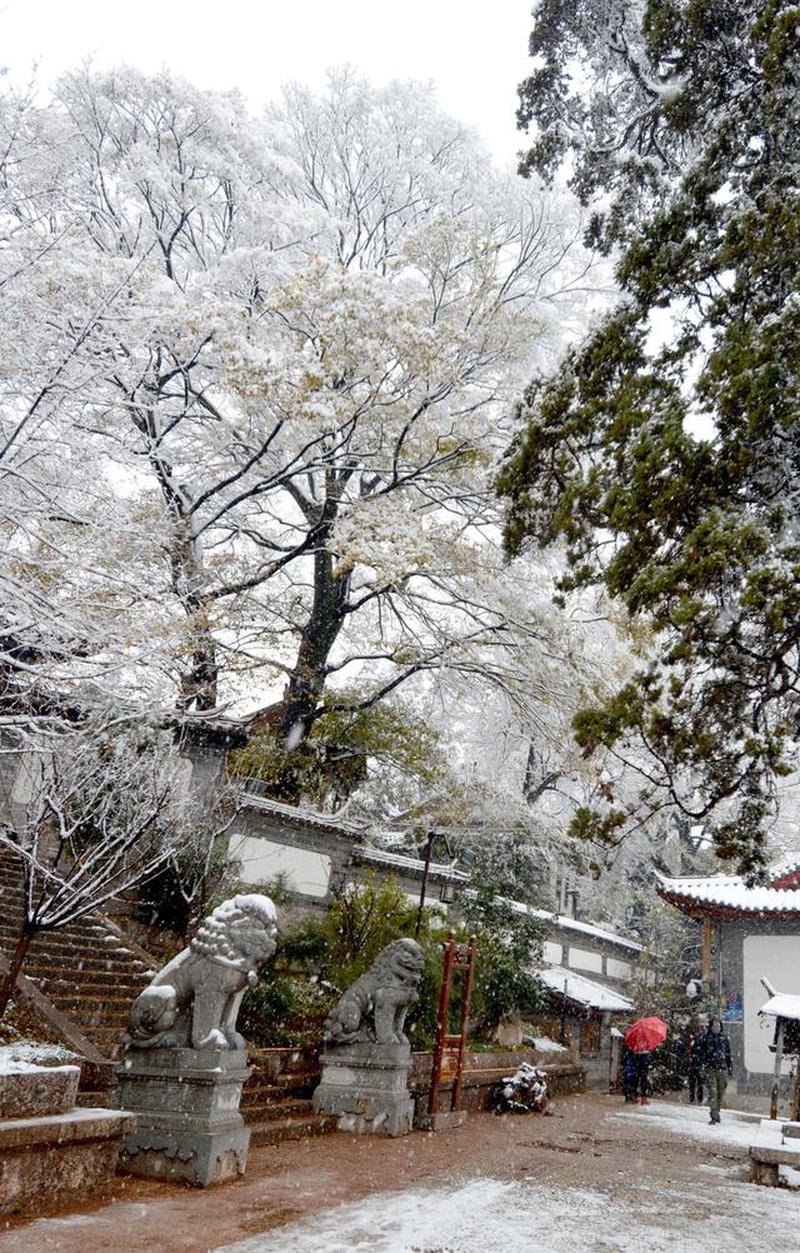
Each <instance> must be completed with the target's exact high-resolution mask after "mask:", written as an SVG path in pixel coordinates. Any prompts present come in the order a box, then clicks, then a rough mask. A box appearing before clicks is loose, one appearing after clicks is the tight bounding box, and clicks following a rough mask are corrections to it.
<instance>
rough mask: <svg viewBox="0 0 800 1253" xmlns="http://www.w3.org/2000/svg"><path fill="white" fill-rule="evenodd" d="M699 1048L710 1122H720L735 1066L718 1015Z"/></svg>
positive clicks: (699, 1041) (710, 1024) (698, 1042)
mask: <svg viewBox="0 0 800 1253" xmlns="http://www.w3.org/2000/svg"><path fill="white" fill-rule="evenodd" d="M697 1048H698V1054H699V1061H700V1065H701V1066H702V1068H703V1073H704V1074H705V1080H706V1087H707V1088H708V1108H709V1111H710V1113H711V1118H710V1121H711V1122H712V1123H713V1122H719V1110H720V1106H721V1104H722V1101H723V1098H724V1096H725V1089H726V1087H727V1086H728V1077H729V1075H732V1074H733V1066H732V1065H731V1046H730V1041H729V1040H728V1037H727V1036H726V1035H725V1032H724V1031H723V1030H722V1020H721V1019H720V1018H718V1017H717V1016H716V1015H715V1016H714V1017H713V1018H712V1019H711V1021H710V1022H709V1024H708V1026H707V1027H706V1029H705V1031H704V1032H703V1034H702V1035H701V1036H700V1038H699V1039H698V1041H697Z"/></svg>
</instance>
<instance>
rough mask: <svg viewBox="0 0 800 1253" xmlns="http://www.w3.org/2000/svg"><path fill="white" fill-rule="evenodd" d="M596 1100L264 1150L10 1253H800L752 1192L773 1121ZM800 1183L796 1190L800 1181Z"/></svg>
mask: <svg viewBox="0 0 800 1253" xmlns="http://www.w3.org/2000/svg"><path fill="white" fill-rule="evenodd" d="M722 1119H723V1121H722V1123H721V1124H720V1126H718V1127H717V1126H713V1127H712V1126H710V1125H709V1123H708V1110H707V1109H706V1108H704V1107H697V1106H689V1105H686V1104H684V1103H681V1102H660V1101H659V1102H656V1101H654V1102H653V1103H652V1104H651V1105H649V1106H646V1107H639V1106H625V1105H624V1104H622V1102H621V1100H620V1098H619V1097H613V1096H603V1095H600V1094H590V1095H588V1096H576V1097H565V1098H561V1099H559V1100H558V1101H557V1102H555V1103H554V1109H553V1116H552V1117H542V1116H540V1115H529V1116H519V1117H512V1116H507V1117H503V1118H496V1117H493V1116H492V1115H489V1114H479V1115H473V1116H471V1117H470V1119H469V1120H468V1122H467V1124H466V1126H465V1127H464V1128H462V1129H460V1130H459V1131H458V1132H456V1133H453V1134H452V1135H440V1136H435V1135H424V1134H420V1133H417V1134H415V1135H413V1136H408V1137H405V1138H401V1139H399V1140H390V1139H388V1138H386V1139H384V1138H377V1139H371V1138H369V1137H362V1136H347V1135H343V1136H341V1137H318V1138H312V1139H310V1140H307V1141H294V1142H288V1143H286V1144H283V1145H280V1146H279V1147H278V1148H277V1149H274V1148H270V1147H269V1146H266V1147H263V1148H256V1149H255V1150H254V1151H253V1152H252V1154H251V1160H250V1161H249V1162H248V1171H247V1176H246V1178H245V1179H243V1180H241V1181H239V1182H237V1183H233V1184H230V1185H226V1186H225V1187H224V1188H218V1189H217V1188H214V1189H208V1190H207V1191H202V1190H201V1191H194V1190H191V1189H182V1188H174V1187H171V1186H169V1185H165V1184H160V1183H153V1182H150V1181H141V1180H132V1179H127V1180H125V1179H123V1178H122V1177H118V1179H117V1181H116V1182H115V1185H114V1195H113V1197H111V1198H110V1199H109V1200H108V1201H106V1202H105V1203H104V1202H102V1201H101V1202H96V1203H94V1204H87V1205H85V1206H84V1207H83V1208H82V1210H80V1211H79V1212H75V1211H73V1212H71V1213H69V1214H62V1215H60V1216H56V1215H53V1216H51V1217H49V1218H47V1217H42V1218H40V1219H38V1220H36V1221H33V1222H28V1223H25V1224H22V1225H16V1224H13V1226H14V1229H13V1230H8V1231H6V1232H5V1233H4V1232H2V1231H0V1253H40V1251H41V1253H46V1251H47V1253H49V1250H57V1251H58V1253H108V1250H109V1249H112V1250H113V1251H114V1253H211V1251H214V1253H345V1251H347V1253H349V1251H350V1250H356V1251H359V1250H364V1251H367V1253H370V1251H374V1253H496V1251H497V1253H566V1251H567V1250H569V1253H584V1251H586V1253H666V1251H667V1250H669V1251H670V1253H712V1251H713V1253H718V1251H722V1253H727V1251H728V1250H736V1251H737V1253H738V1250H741V1249H757V1250H759V1253H761V1251H762V1250H763V1251H764V1253H772V1251H773V1250H776V1251H777V1250H780V1251H781V1253H784V1251H786V1253H790V1251H793V1250H794V1249H798V1248H800V1240H799V1239H798V1237H797V1232H798V1229H800V1191H798V1192H792V1191H789V1190H786V1189H777V1188H766V1187H759V1186H757V1185H754V1184H751V1183H749V1182H747V1176H748V1164H747V1148H748V1144H749V1142H750V1138H751V1136H752V1135H753V1134H754V1133H755V1132H756V1131H757V1129H758V1117H757V1116H755V1117H754V1116H752V1115H751V1116H750V1118H747V1116H746V1115H743V1114H737V1113H735V1112H734V1111H731V1110H724V1111H723V1114H722ZM792 1182H793V1183H794V1182H796V1180H792Z"/></svg>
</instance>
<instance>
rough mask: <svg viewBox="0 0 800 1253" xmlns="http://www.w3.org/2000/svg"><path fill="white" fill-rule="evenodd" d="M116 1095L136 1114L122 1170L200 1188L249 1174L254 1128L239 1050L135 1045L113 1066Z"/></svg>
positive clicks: (244, 1065)
mask: <svg viewBox="0 0 800 1253" xmlns="http://www.w3.org/2000/svg"><path fill="white" fill-rule="evenodd" d="M116 1073H117V1077H118V1079H119V1089H118V1092H117V1100H118V1102H119V1104H120V1105H121V1106H122V1107H124V1108H125V1109H130V1110H133V1111H134V1112H135V1113H136V1116H137V1122H136V1129H135V1131H132V1132H130V1133H129V1134H128V1135H126V1137H125V1141H124V1143H123V1147H122V1153H121V1155H120V1169H121V1170H124V1171H126V1172H127V1173H129V1174H135V1175H144V1176H146V1177H149V1178H157V1179H180V1180H183V1181H185V1182H187V1183H191V1184H194V1185H195V1186H197V1187H207V1186H208V1185H209V1184H213V1183H222V1182H223V1181H224V1180H226V1179H233V1178H235V1177H236V1176H237V1175H241V1174H244V1170H245V1165H246V1162H247V1149H248V1145H249V1141H250V1132H249V1130H248V1129H247V1128H246V1127H245V1125H244V1120H243V1119H242V1116H241V1114H240V1113H239V1100H240V1097H241V1092H242V1084H243V1083H244V1081H245V1080H246V1079H247V1076H248V1075H249V1073H250V1071H249V1067H248V1065H247V1058H246V1056H245V1053H244V1051H243V1050H239V1049H177V1048H169V1049H166V1048H165V1049H135V1048H131V1049H128V1051H127V1052H126V1054H125V1058H124V1060H123V1062H122V1063H121V1065H119V1066H118V1067H117V1070H116Z"/></svg>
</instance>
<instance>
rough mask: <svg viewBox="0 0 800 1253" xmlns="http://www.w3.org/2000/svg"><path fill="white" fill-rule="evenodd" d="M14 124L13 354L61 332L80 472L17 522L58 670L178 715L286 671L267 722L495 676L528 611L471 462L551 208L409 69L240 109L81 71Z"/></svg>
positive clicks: (527, 355)
mask: <svg viewBox="0 0 800 1253" xmlns="http://www.w3.org/2000/svg"><path fill="white" fill-rule="evenodd" d="M30 125H31V127H32V128H33V130H35V132H36V140H37V164H36V171H38V172H39V174H40V175H41V181H42V186H43V188H44V195H45V197H46V212H43V213H42V214H40V215H39V216H37V218H36V222H35V228H34V235H35V237H36V239H37V240H38V241H39V243H38V244H37V247H38V248H39V254H40V255H39V260H38V265H37V269H36V275H37V278H36V282H37V283H38V284H39V296H43V295H44V293H45V292H49V300H47V301H43V299H40V298H39V297H37V300H36V302H35V307H34V306H33V299H32V297H31V304H32V307H33V312H32V323H31V326H32V346H33V348H34V352H33V353H32V355H31V360H30V369H31V376H32V379H36V380H38V379H39V378H40V377H41V376H42V370H43V362H44V361H45V360H48V359H50V358H53V359H55V358H54V357H53V352H52V350H51V348H50V347H49V343H48V341H47V336H48V335H49V336H50V337H51V338H53V339H55V340H58V341H59V342H61V341H63V343H64V344H65V345H67V348H68V349H69V347H70V346H71V345H73V344H74V345H76V347H75V351H74V354H73V355H74V361H73V359H72V357H71V358H70V363H71V372H70V377H69V381H68V383H67V382H66V381H65V382H64V384H63V385H62V386H60V387H59V388H58V391H57V394H54V398H53V402H52V406H51V408H52V417H51V420H52V421H53V422H54V423H58V424H60V425H59V426H58V431H57V435H58V439H57V440H56V441H55V442H54V441H53V440H52V439H51V440H50V446H51V447H54V448H57V449H58V452H57V453H56V456H57V457H58V459H59V463H61V462H62V461H63V460H66V462H67V464H68V465H70V464H72V463H73V462H74V463H75V466H76V475H77V477H78V479H80V478H81V477H82V480H83V484H84V486H86V485H87V484H88V485H89V486H90V491H91V496H90V497H89V499H88V500H86V499H85V500H84V508H83V510H82V513H81V517H80V519H79V521H78V522H77V523H73V522H72V521H71V520H69V519H68V518H67V516H66V513H65V512H62V511H61V510H59V512H58V514H57V515H56V516H52V515H51V514H48V516H47V518H46V520H42V521H40V523H39V526H38V529H37V530H36V531H35V533H32V532H30V531H26V532H25V534H24V538H23V539H21V540H20V545H21V547H22V548H26V552H25V553H24V557H25V559H26V560H29V559H30V555H31V553H32V552H34V551H35V552H36V553H37V554H38V556H37V562H36V563H35V565H34V567H31V566H25V568H24V574H25V578H26V579H27V580H28V588H27V592H28V596H29V599H30V598H31V596H32V595H33V591H32V588H33V589H34V590H39V589H40V587H41V583H42V581H43V579H44V578H45V577H47V579H48V596H49V597H50V599H53V598H55V599H57V600H60V602H61V604H60V605H59V608H58V610H57V616H59V617H60V615H61V613H62V611H63V606H65V605H67V604H68V605H70V606H71V607H72V608H73V609H74V612H75V613H76V615H78V616H79V618H80V622H81V627H82V631H83V634H82V635H81V631H77V632H76V634H77V636H78V637H79V638H80V640H81V648H80V649H79V650H78V651H79V652H82V654H83V655H84V657H85V659H86V665H85V667H84V670H85V673H94V672H93V669H92V667H94V669H95V670H96V669H97V668H98V667H99V665H100V662H101V660H102V661H103V662H104V663H105V666H106V668H113V667H116V673H117V675H118V677H119V678H120V680H121V681H124V683H125V684H127V685H128V689H129V690H135V691H136V692H137V693H139V694H141V693H144V692H148V693H150V698H151V699H160V700H161V701H162V702H163V703H165V704H166V703H167V701H168V700H173V699H174V701H175V702H176V703H177V705H178V708H179V710H180V711H181V712H184V713H185V712H190V711H200V712H202V711H207V710H210V709H213V708H215V707H218V706H219V704H220V701H225V702H227V701H230V700H231V699H234V698H237V697H240V696H241V694H242V690H243V687H244V686H245V684H247V685H248V686H249V687H251V688H252V687H255V686H258V685H259V684H260V685H261V686H262V687H263V686H264V685H265V684H266V685H267V686H268V685H269V683H270V682H271V683H272V684H273V686H274V683H275V680H276V676H277V677H278V679H279V680H280V679H281V676H282V681H283V682H285V692H284V697H283V703H282V710H281V717H280V723H281V730H282V732H283V734H284V735H289V736H290V737H291V738H290V742H297V741H299V740H302V739H303V738H304V737H305V736H306V735H307V734H308V731H309V729H310V727H311V725H312V723H313V722H314V720H315V719H316V718H317V717H318V716H319V715H320V714H321V713H322V712H323V710H325V709H326V708H328V709H330V707H331V704H333V706H334V707H335V704H336V702H335V700H334V701H333V702H331V700H330V699H328V702H327V706H326V694H327V693H328V692H329V691H330V689H331V684H332V685H333V687H334V688H335V687H336V686H341V685H342V684H343V683H346V684H347V686H348V687H349V688H350V689H351V691H352V689H353V687H354V685H355V684H358V685H360V690H359V693H358V696H357V697H356V699H355V700H352V699H351V698H348V700H349V701H350V703H351V704H353V705H355V706H356V707H365V706H368V705H369V704H371V703H374V702H375V701H377V700H379V699H381V698H382V697H383V696H384V695H385V694H387V693H389V692H390V691H393V690H394V689H395V688H396V687H397V686H398V685H399V684H401V683H402V682H404V681H405V680H406V679H407V678H408V677H410V676H412V675H414V674H419V673H424V672H429V671H433V670H438V669H439V668H441V667H443V666H444V667H448V668H451V669H453V670H461V671H463V672H465V673H470V674H473V675H474V676H475V680H476V682H477V681H481V680H483V679H488V680H489V681H491V682H494V683H496V684H498V685H500V686H503V687H506V688H509V689H511V688H513V686H514V684H515V682H516V681H517V676H516V672H515V666H514V652H515V649H516V648H517V647H518V645H519V643H520V642H521V641H523V640H525V639H526V638H530V637H531V636H532V635H536V634H538V635H539V636H541V634H542V622H541V621H540V620H539V621H536V620H535V618H536V614H533V615H532V614H531V613H530V612H529V611H528V609H527V607H526V594H525V587H524V583H525V579H526V573H525V567H524V565H523V563H520V565H519V568H518V570H515V571H514V572H512V574H511V575H510V576H509V575H508V573H507V572H506V571H505V569H504V565H503V558H502V554H501V553H500V551H499V545H498V544H497V521H498V519H497V516H496V506H495V504H494V501H493V499H492V495H491V492H490V488H489V484H490V478H491V474H492V470H493V467H494V464H495V460H496V457H497V455H498V452H499V450H500V448H501V446H502V444H503V442H504V439H505V438H506V436H505V434H504V429H503V416H504V414H505V413H506V412H507V410H508V408H509V404H510V399H511V397H512V396H513V395H514V392H515V389H516V387H517V385H518V383H519V380H520V378H521V377H522V372H523V371H524V370H525V369H526V368H528V367H529V365H530V362H531V360H532V358H534V357H535V356H536V354H537V353H539V354H543V353H545V352H546V351H547V350H548V347H549V346H551V345H552V344H553V343H554V342H555V341H556V340H558V339H559V338H560V337H562V336H563V334H564V333H565V331H564V326H565V325H566V324H567V323H568V322H569V321H570V319H574V318H575V317H577V314H576V311H575V310H576V303H580V302H583V301H584V300H585V295H586V287H587V283H588V281H589V279H588V277H587V274H588V267H589V261H588V256H587V254H585V253H582V252H581V251H580V250H577V251H576V249H575V247H574V245H575V237H576V233H577V232H578V229H579V223H578V219H577V217H576V215H575V213H574V212H573V211H571V209H570V207H569V204H568V203H567V202H565V201H564V200H563V198H562V199H558V198H555V197H548V196H546V195H544V194H543V193H542V192H541V190H539V189H536V188H533V187H525V186H524V185H520V184H518V183H517V182H516V181H515V180H514V179H512V178H511V177H508V176H505V175H501V174H498V173H497V172H495V171H493V170H492V168H491V166H490V164H489V163H488V161H487V160H486V158H485V156H484V154H483V153H482V151H481V150H480V148H479V147H478V145H477V143H476V141H475V140H474V139H473V137H472V136H471V135H469V134H468V133H466V132H465V131H464V130H463V129H462V128H461V127H460V126H459V125H458V124H457V123H455V122H453V121H452V120H451V119H449V118H447V117H445V116H444V115H442V114H441V113H440V112H439V111H438V109H437V108H436V105H435V102H434V101H433V99H432V97H431V94H430V91H429V90H428V89H426V88H423V87H420V86H419V85H418V84H416V85H395V86H393V87H390V88H386V89H383V90H374V89H371V88H370V87H369V86H368V85H366V84H365V83H363V82H362V81H361V80H358V79H356V78H355V77H354V76H353V75H352V74H351V73H349V72H345V71H343V72H340V73H338V74H336V75H333V76H332V79H331V84H330V88H329V91H328V93H327V95H326V96H324V97H322V98H316V97H313V96H312V95H310V94H309V93H307V92H304V91H302V90H301V89H299V88H293V89H291V90H290V91H288V92H287V95H286V101H285V104H284V106H283V107H282V108H280V109H276V110H274V111H273V112H272V113H271V114H270V115H269V116H268V117H267V118H266V119H264V120H263V121H258V122H257V121H255V120H253V119H250V118H248V117H247V116H246V114H245V113H244V110H243V108H242V106H241V103H240V102H239V101H238V100H237V99H236V98H235V97H233V96H214V95H210V94H208V93H202V92H198V91H195V90H194V89H192V88H189V87H187V86H186V85H184V84H179V83H175V82H173V81H172V80H170V79H169V78H168V77H166V76H162V77H160V78H157V79H147V78H145V77H143V76H141V75H139V74H137V73H135V72H133V71H120V72H119V73H116V74H111V75H92V74H89V73H79V74H75V75H72V76H69V77H68V78H67V79H65V80H64V81H63V82H62V84H61V85H60V86H59V88H58V89H57V92H56V96H55V99H54V101H53V103H52V104H51V105H50V106H49V107H47V108H44V109H40V110H36V111H35V113H34V117H33V120H32V121H31V122H30ZM34 172H35V171H34ZM26 177H33V172H32V173H31V174H29V175H28V174H26ZM20 179H21V176H20ZM20 179H18V180H17V181H18V182H19V181H20ZM12 251H13V250H12ZM9 257H10V254H9ZM84 327H88V328H89V329H88V330H87V331H86V333H85V334H82V328H84ZM40 343H41V344H42V345H44V346H43V347H42V349H41V351H40V350H39V344H40ZM19 369H20V377H22V367H21V366H20V367H19ZM14 386H15V387H17V389H18V391H19V390H20V388H21V385H20V384H19V383H15V384H14ZM31 386H33V384H31ZM64 448H67V449H68V450H69V455H68V456H66V458H65V455H64V453H63V451H62V449H64ZM63 494H64V493H63V489H62V491H61V495H62V496H63ZM87 528H88V529H87ZM43 550H47V551H49V552H52V553H55V554H57V560H56V558H55V557H53V558H52V561H51V565H50V568H49V569H48V570H46V571H44V570H43V568H42V557H41V553H42V551H43ZM89 554H91V557H90V556H89ZM515 584H516V586H515ZM87 587H88V588H89V589H91V594H90V595H89V597H88V598H87V596H86V595H82V594H81V589H86V588H87ZM54 588H55V589H56V590H55V591H54V590H53V589H54ZM93 610H96V611H97V613H96V616H95V618H94V620H93V621H92V622H87V621H86V619H87V618H88V617H89V616H90V613H91V611H93ZM545 616H546V615H545ZM104 624H107V625H108V626H109V627H110V629H109V631H108V632H107V634H106V636H105V637H104V638H103V640H102V641H98V640H97V638H95V637H94V636H93V632H92V630H91V629H90V628H91V627H93V628H94V632H95V636H96V634H97V632H98V631H100V632H101V631H102V626H103V625H104ZM27 631H28V637H30V635H31V632H33V631H34V627H33V626H32V625H31V624H30V623H28V627H27ZM26 642H27V637H26ZM519 686H520V685H519V684H518V683H517V687H518V689H519ZM156 693H158V695H157V697H156V695H155V694H156ZM170 694H172V695H170ZM340 703H341V702H340Z"/></svg>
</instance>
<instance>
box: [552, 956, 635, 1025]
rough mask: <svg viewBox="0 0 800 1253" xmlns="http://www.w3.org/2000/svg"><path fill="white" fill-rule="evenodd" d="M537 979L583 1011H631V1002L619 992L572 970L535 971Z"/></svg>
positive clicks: (559, 968)
mask: <svg viewBox="0 0 800 1253" xmlns="http://www.w3.org/2000/svg"><path fill="white" fill-rule="evenodd" d="M536 973H537V975H538V976H539V978H540V979H541V980H542V982H543V983H545V984H546V985H547V987H548V988H550V990H551V991H552V992H560V993H561V995H562V996H566V998H567V1000H569V1001H574V1002H575V1003H576V1004H577V1005H582V1006H584V1008H585V1009H606V1010H610V1011H611V1012H612V1013H620V1014H626V1013H629V1012H630V1011H631V1010H632V1009H633V1001H631V1000H629V999H628V997H627V996H620V994H619V992H612V991H611V989H610V988H606V987H604V986H603V984H602V983H595V982H594V980H593V979H587V978H586V977H585V975H576V974H575V972H574V970H565V969H564V967H563V966H548V967H546V968H544V969H542V970H537V971H536Z"/></svg>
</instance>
